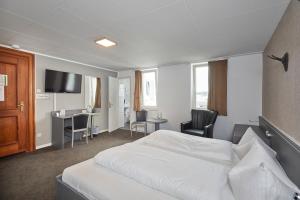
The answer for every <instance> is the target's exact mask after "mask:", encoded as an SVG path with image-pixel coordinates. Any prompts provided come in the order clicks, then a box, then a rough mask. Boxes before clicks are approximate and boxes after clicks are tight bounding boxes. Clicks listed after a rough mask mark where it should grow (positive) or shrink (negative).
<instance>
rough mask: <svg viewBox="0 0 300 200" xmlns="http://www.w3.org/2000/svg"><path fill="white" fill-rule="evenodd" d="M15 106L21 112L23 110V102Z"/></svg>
mask: <svg viewBox="0 0 300 200" xmlns="http://www.w3.org/2000/svg"><path fill="white" fill-rule="evenodd" d="M17 107H18V108H19V109H20V111H21V112H23V111H24V102H23V101H21V102H20V103H19V104H18V105H17Z"/></svg>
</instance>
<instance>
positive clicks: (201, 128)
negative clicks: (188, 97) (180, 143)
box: [181, 110, 218, 138]
mask: <svg viewBox="0 0 300 200" xmlns="http://www.w3.org/2000/svg"><path fill="white" fill-rule="evenodd" d="M191 113H192V120H191V121H188V122H184V123H181V132H182V133H186V134H190V135H195V136H200V137H208V138H213V130H214V124H215V122H216V120H217V116H218V112H216V111H210V110H192V112H191Z"/></svg>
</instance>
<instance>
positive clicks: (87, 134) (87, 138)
mask: <svg viewBox="0 0 300 200" xmlns="http://www.w3.org/2000/svg"><path fill="white" fill-rule="evenodd" d="M85 140H86V143H87V144H88V143H89V133H88V131H87V132H86V137H85Z"/></svg>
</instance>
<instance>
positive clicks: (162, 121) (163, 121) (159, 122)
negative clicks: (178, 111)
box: [147, 118, 168, 131]
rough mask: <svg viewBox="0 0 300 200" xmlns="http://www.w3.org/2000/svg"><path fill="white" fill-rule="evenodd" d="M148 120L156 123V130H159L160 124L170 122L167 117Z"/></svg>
mask: <svg viewBox="0 0 300 200" xmlns="http://www.w3.org/2000/svg"><path fill="white" fill-rule="evenodd" d="M147 122H149V123H152V124H155V131H157V130H159V128H160V124H162V123H166V122H168V120H167V119H155V118H152V119H148V120H147Z"/></svg>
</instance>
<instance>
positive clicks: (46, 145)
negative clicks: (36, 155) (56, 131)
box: [35, 142, 52, 149]
mask: <svg viewBox="0 0 300 200" xmlns="http://www.w3.org/2000/svg"><path fill="white" fill-rule="evenodd" d="M51 145H52V143H51V142H50V143H47V144H42V145H39V146H36V148H35V149H42V148H45V147H50V146H51Z"/></svg>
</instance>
